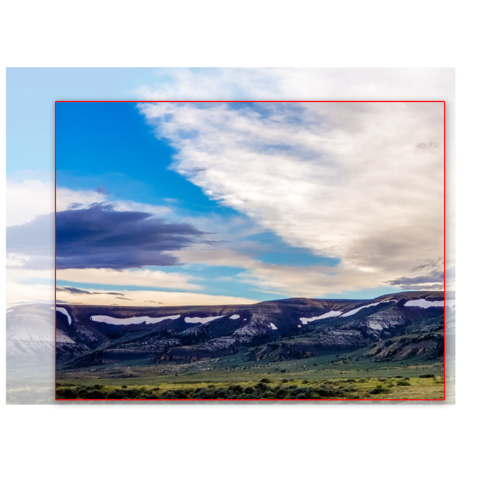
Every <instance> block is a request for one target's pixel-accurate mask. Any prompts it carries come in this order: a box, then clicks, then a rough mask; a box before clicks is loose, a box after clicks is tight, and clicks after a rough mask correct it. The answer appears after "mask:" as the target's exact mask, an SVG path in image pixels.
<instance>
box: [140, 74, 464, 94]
mask: <svg viewBox="0 0 500 500" xmlns="http://www.w3.org/2000/svg"><path fill="white" fill-rule="evenodd" d="M162 72H163V73H164V74H165V77H166V79H167V80H168V81H167V82H165V83H159V84H154V85H143V86H141V87H140V88H139V89H137V90H136V94H137V96H138V97H140V98H141V99H144V100H182V99H186V100H245V99H250V100H260V99H265V100H273V99H277V100H285V99H288V100H318V99H320V100H413V99H419V100H440V99H448V100H449V99H450V98H452V97H453V95H454V85H455V84H454V69H453V68H212V69H205V70H203V71H193V70H190V69H188V68H180V69H179V68H174V69H167V70H163V71H162Z"/></svg>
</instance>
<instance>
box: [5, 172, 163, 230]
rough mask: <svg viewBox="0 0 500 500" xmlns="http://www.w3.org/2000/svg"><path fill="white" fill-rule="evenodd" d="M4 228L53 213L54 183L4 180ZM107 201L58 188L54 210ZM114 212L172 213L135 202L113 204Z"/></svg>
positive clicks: (96, 194) (89, 193)
mask: <svg viewBox="0 0 500 500" xmlns="http://www.w3.org/2000/svg"><path fill="white" fill-rule="evenodd" d="M6 193H7V226H16V225H18V224H25V223H26V222H30V221H32V220H33V219H34V218H35V217H36V216H37V215H45V214H50V213H53V212H54V207H55V204H54V203H55V199H54V183H53V182H44V181H41V180H24V181H20V182H13V181H7V189H6ZM105 201H109V200H107V198H106V196H105V195H104V194H103V193H99V192H97V191H91V190H74V189H68V188H62V187H60V188H58V189H57V211H58V212H60V211H63V210H67V209H68V207H69V206H70V205H72V204H74V203H78V204H80V205H82V207H88V206H89V205H92V204H93V203H101V202H105ZM112 203H113V205H114V207H115V209H116V210H120V211H126V210H133V211H140V212H148V213H152V214H155V215H158V216H166V215H170V214H172V210H171V209H170V208H169V207H168V206H166V205H165V206H163V205H148V204H145V203H137V202H134V201H128V200H127V201H126V200H118V201H112Z"/></svg>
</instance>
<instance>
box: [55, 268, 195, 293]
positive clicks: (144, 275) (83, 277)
mask: <svg viewBox="0 0 500 500" xmlns="http://www.w3.org/2000/svg"><path fill="white" fill-rule="evenodd" d="M192 279H193V277H192V276H190V275H188V274H182V273H166V272H163V271H159V270H156V271H152V270H150V269H136V270H132V269H125V270H122V271H117V270H114V269H62V270H58V271H57V280H58V281H71V282H74V283H92V284H97V285H116V286H142V287H151V288H171V289H181V290H201V289H202V288H203V287H202V286H201V285H198V284H195V283H190V280H192Z"/></svg>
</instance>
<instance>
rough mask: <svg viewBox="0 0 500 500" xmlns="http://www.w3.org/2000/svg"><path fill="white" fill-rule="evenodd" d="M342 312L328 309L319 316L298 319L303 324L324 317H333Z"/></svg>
mask: <svg viewBox="0 0 500 500" xmlns="http://www.w3.org/2000/svg"><path fill="white" fill-rule="evenodd" d="M341 314H342V311H330V312H327V313H325V314H322V315H321V316H314V317H312V318H299V319H300V321H302V324H303V325H307V323H310V322H311V321H317V320H318V319H326V318H335V316H340V315H341Z"/></svg>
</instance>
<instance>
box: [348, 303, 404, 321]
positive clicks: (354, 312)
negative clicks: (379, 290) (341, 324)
mask: <svg viewBox="0 0 500 500" xmlns="http://www.w3.org/2000/svg"><path fill="white" fill-rule="evenodd" d="M388 302H396V301H395V300H383V301H382V302H374V303H373V304H368V305H366V306H361V307H358V308H357V309H353V310H352V311H349V312H346V313H345V314H342V317H343V318H346V317H347V316H352V315H353V314H356V313H357V312H359V311H361V309H365V308H366V307H373V306H378V305H379V304H387V303H388Z"/></svg>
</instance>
